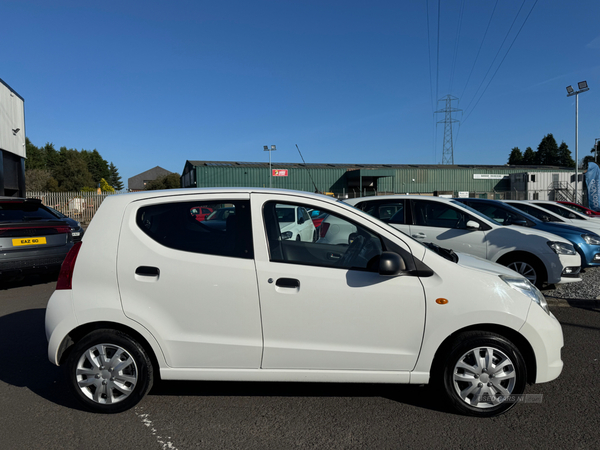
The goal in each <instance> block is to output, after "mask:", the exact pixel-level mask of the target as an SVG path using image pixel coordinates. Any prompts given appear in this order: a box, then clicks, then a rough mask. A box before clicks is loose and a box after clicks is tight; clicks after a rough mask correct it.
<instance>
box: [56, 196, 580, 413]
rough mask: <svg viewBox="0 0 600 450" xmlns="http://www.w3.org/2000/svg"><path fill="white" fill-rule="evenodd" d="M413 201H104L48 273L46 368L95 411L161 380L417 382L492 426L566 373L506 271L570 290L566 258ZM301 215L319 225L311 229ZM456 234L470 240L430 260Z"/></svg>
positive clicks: (548, 323) (530, 295)
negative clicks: (57, 368) (54, 274)
mask: <svg viewBox="0 0 600 450" xmlns="http://www.w3.org/2000/svg"><path fill="white" fill-rule="evenodd" d="M379 200H381V201H383V202H388V203H379V202H378V201H379ZM399 200H402V201H399ZM428 200H429V198H424V197H421V198H413V197H405V196H403V197H402V198H398V199H396V198H393V199H392V198H387V199H386V198H376V199H373V198H369V199H357V201H356V202H354V203H355V204H356V205H357V206H359V207H360V209H359V208H357V207H353V206H351V205H349V204H346V203H343V202H340V201H336V200H334V199H331V198H329V197H326V196H322V195H317V194H310V193H306V192H295V191H289V190H275V189H243V188H239V189H236V188H230V189H188V190H180V191H177V192H175V193H174V192H172V191H163V192H161V191H147V192H140V193H133V194H125V195H119V196H111V197H109V198H107V199H106V200H105V201H104V202H103V203H102V205H101V207H100V208H99V210H98V212H97V213H96V215H95V217H94V219H93V220H92V222H91V224H90V225H89V227H88V229H87V231H86V235H85V239H84V240H83V241H81V242H78V243H76V244H74V245H73V248H72V249H71V250H70V252H69V254H68V256H67V257H66V259H65V262H64V264H63V266H62V269H61V274H60V276H59V279H58V282H57V286H56V291H55V292H54V294H53V295H52V297H51V299H50V301H49V303H48V307H47V311H46V336H47V338H48V342H49V344H48V357H49V359H50V361H51V362H52V363H54V364H56V365H64V366H66V372H65V373H66V374H67V377H68V379H69V386H70V387H71V389H72V391H73V393H74V395H75V396H76V397H77V398H78V399H79V400H80V401H81V402H82V404H83V405H84V406H85V407H87V408H89V409H91V410H94V411H99V412H104V413H114V412H120V411H124V410H126V409H129V408H131V407H133V406H134V405H136V404H137V403H138V402H139V401H141V400H142V398H143V397H144V396H145V395H146V393H147V392H148V391H149V390H150V388H151V387H152V384H153V381H154V379H155V377H158V376H160V378H161V379H164V380H175V379H179V380H253V381H302V382H307V381H314V382H326V381H331V382H341V381H343V382H368V383H411V384H431V385H433V386H435V387H436V388H437V389H439V391H440V392H441V393H442V394H443V395H442V396H441V397H440V398H444V399H445V400H446V401H447V402H448V403H449V404H450V405H452V406H453V407H454V408H455V409H456V410H457V411H459V412H461V413H463V414H470V415H475V416H481V417H487V416H493V415H497V414H500V413H503V412H505V411H507V410H508V409H510V408H511V407H512V406H514V405H515V404H516V403H517V402H518V401H519V399H520V396H521V394H523V392H524V390H525V387H526V384H528V383H544V382H548V381H551V380H553V379H555V378H556V377H558V376H559V375H560V373H561V371H562V367H563V363H562V360H561V348H562V346H563V336H562V330H561V327H560V324H559V323H558V321H557V320H556V318H555V317H554V316H553V315H552V314H551V312H550V311H549V309H548V305H547V304H546V301H545V298H544V296H543V295H542V294H541V292H540V291H539V290H538V289H537V288H536V287H535V286H534V284H532V283H531V282H530V280H529V279H528V278H527V277H526V276H524V275H527V276H529V272H528V271H526V270H521V271H520V272H521V273H523V274H524V275H522V274H521V273H519V269H520V263H523V264H529V265H530V266H532V267H534V268H535V269H537V272H536V274H535V276H534V277H533V278H532V280H533V281H534V282H536V283H538V282H539V279H546V278H548V279H549V280H551V281H554V280H557V281H563V280H564V281H569V280H574V279H576V277H577V271H578V270H579V267H580V264H581V263H580V256H579V254H578V253H577V252H576V251H575V249H574V248H573V245H572V244H571V243H570V242H569V241H568V240H566V239H564V238H562V237H560V236H557V235H554V234H550V233H547V232H544V231H538V230H535V229H530V228H529V227H523V226H514V225H501V224H500V223H498V222H496V221H492V220H491V219H489V218H488V217H487V216H486V215H484V214H482V213H480V212H479V211H477V210H475V209H472V208H470V207H468V206H466V205H464V204H461V203H459V202H456V201H452V200H440V201H438V200H436V199H433V200H432V201H431V202H429V201H428ZM373 201H375V203H371V202H373ZM392 201H393V204H390V203H389V202H392ZM363 202H366V203H364V204H363ZM197 205H205V206H206V207H209V208H212V209H213V212H212V213H211V215H212V214H215V216H217V215H218V214H216V213H218V212H219V211H223V215H225V214H227V217H221V218H219V219H215V222H220V223H221V225H220V226H215V227H213V226H208V225H207V224H209V223H210V222H211V220H210V217H211V216H210V215H209V216H208V217H207V220H204V221H198V220H196V218H195V217H192V214H191V213H190V211H191V210H192V209H193V208H195V207H197ZM361 209H362V210H361ZM308 211H319V215H320V214H321V213H324V214H326V215H325V216H324V218H323V221H322V223H321V225H320V226H319V229H318V230H315V229H314V222H312V220H307V217H308V219H310V215H309V213H308ZM380 219H381V220H380ZM303 227H305V229H308V230H309V231H312V232H313V234H312V235H310V233H308V232H306V233H305V229H303ZM311 227H312V228H311ZM399 228H400V229H401V230H403V231H405V232H402V231H400V229H399ZM532 228H533V227H532ZM290 232H291V235H290V234H289V233H290ZM303 233H305V234H306V236H305V235H304V234H303ZM474 233H477V239H475V238H474V236H469V235H470V234H474ZM461 235H464V236H467V238H470V239H472V241H471V242H470V243H467V244H463V245H458V244H457V245H454V246H453V247H454V249H455V251H452V250H445V249H444V247H448V245H447V244H448V243H449V242H453V243H454V242H456V243H458V242H459V241H458V240H453V239H458V237H459V236H461ZM297 236H300V239H298V238H297ZM309 236H310V237H309ZM413 236H415V237H413ZM507 236H508V237H507ZM523 236H525V237H523ZM430 237H432V238H434V237H435V239H436V242H437V243H438V244H436V242H433V241H431V240H430ZM511 239H512V240H513V241H516V242H517V243H518V244H519V246H522V247H523V248H524V249H526V250H521V251H520V252H521V253H519V252H518V251H517V250H516V249H517V246H516V244H515V243H514V242H513V243H512V244H511V243H510V240H511ZM426 242H428V244H427V245H424V243H426ZM480 246H481V247H483V248H484V250H481V249H480V248H479V247H480ZM503 246H504V247H503ZM505 247H506V248H505ZM538 247H540V249H539V251H538V253H536V254H535V255H534V253H533V252H534V249H535V248H538ZM462 251H469V252H470V253H471V254H469V253H463V252H462ZM528 251H530V252H531V253H527V252H528ZM477 252H482V253H481V254H482V255H485V256H486V257H488V256H489V255H493V258H494V259H495V260H496V261H503V262H504V263H505V265H507V266H508V265H511V264H512V267H514V268H516V269H517V271H514V270H511V269H509V268H508V267H504V266H502V265H499V264H495V263H493V262H492V261H488V260H485V259H482V258H479V257H477V256H473V253H477ZM534 256H535V258H537V259H534ZM569 268H570V269H571V272H569V271H568V270H567V269H569ZM191 285H194V286H195V285H202V286H203V289H202V292H201V293H200V294H198V295H190V286H191Z"/></svg>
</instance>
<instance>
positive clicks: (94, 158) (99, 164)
mask: <svg viewBox="0 0 600 450" xmlns="http://www.w3.org/2000/svg"><path fill="white" fill-rule="evenodd" d="M81 156H83V158H84V159H85V162H86V164H87V169H88V171H89V172H90V173H91V174H92V178H93V180H94V183H99V182H100V180H101V179H102V178H104V179H105V180H108V179H109V178H110V171H109V168H108V163H107V162H106V160H104V159H103V158H102V156H100V153H98V150H96V149H94V150H92V151H88V150H81Z"/></svg>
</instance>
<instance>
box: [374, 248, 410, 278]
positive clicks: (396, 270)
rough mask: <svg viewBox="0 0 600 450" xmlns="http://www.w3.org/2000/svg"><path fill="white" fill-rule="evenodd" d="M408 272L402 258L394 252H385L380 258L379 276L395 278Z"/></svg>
mask: <svg viewBox="0 0 600 450" xmlns="http://www.w3.org/2000/svg"><path fill="white" fill-rule="evenodd" d="M405 271H406V263H405V262H404V259H403V258H402V256H400V255H399V254H398V253H394V252H383V253H382V254H381V256H380V257H379V275H385V276H394V275H399V274H400V273H402V272H405Z"/></svg>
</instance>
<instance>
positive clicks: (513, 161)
mask: <svg viewBox="0 0 600 450" xmlns="http://www.w3.org/2000/svg"><path fill="white" fill-rule="evenodd" d="M508 164H510V165H519V164H523V154H522V153H521V150H519V147H515V148H513V149H512V151H511V152H510V156H509V157H508Z"/></svg>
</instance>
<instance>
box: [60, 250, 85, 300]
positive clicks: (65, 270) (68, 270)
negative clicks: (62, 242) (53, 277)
mask: <svg viewBox="0 0 600 450" xmlns="http://www.w3.org/2000/svg"><path fill="white" fill-rule="evenodd" d="M80 248H81V242H76V243H75V244H73V247H71V250H69V253H67V256H66V257H65V260H64V261H63V263H62V266H60V274H59V275H58V281H57V282H56V290H57V291H59V290H63V289H71V284H72V282H73V270H74V269H75V260H76V259H77V255H78V254H79V249H80Z"/></svg>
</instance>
